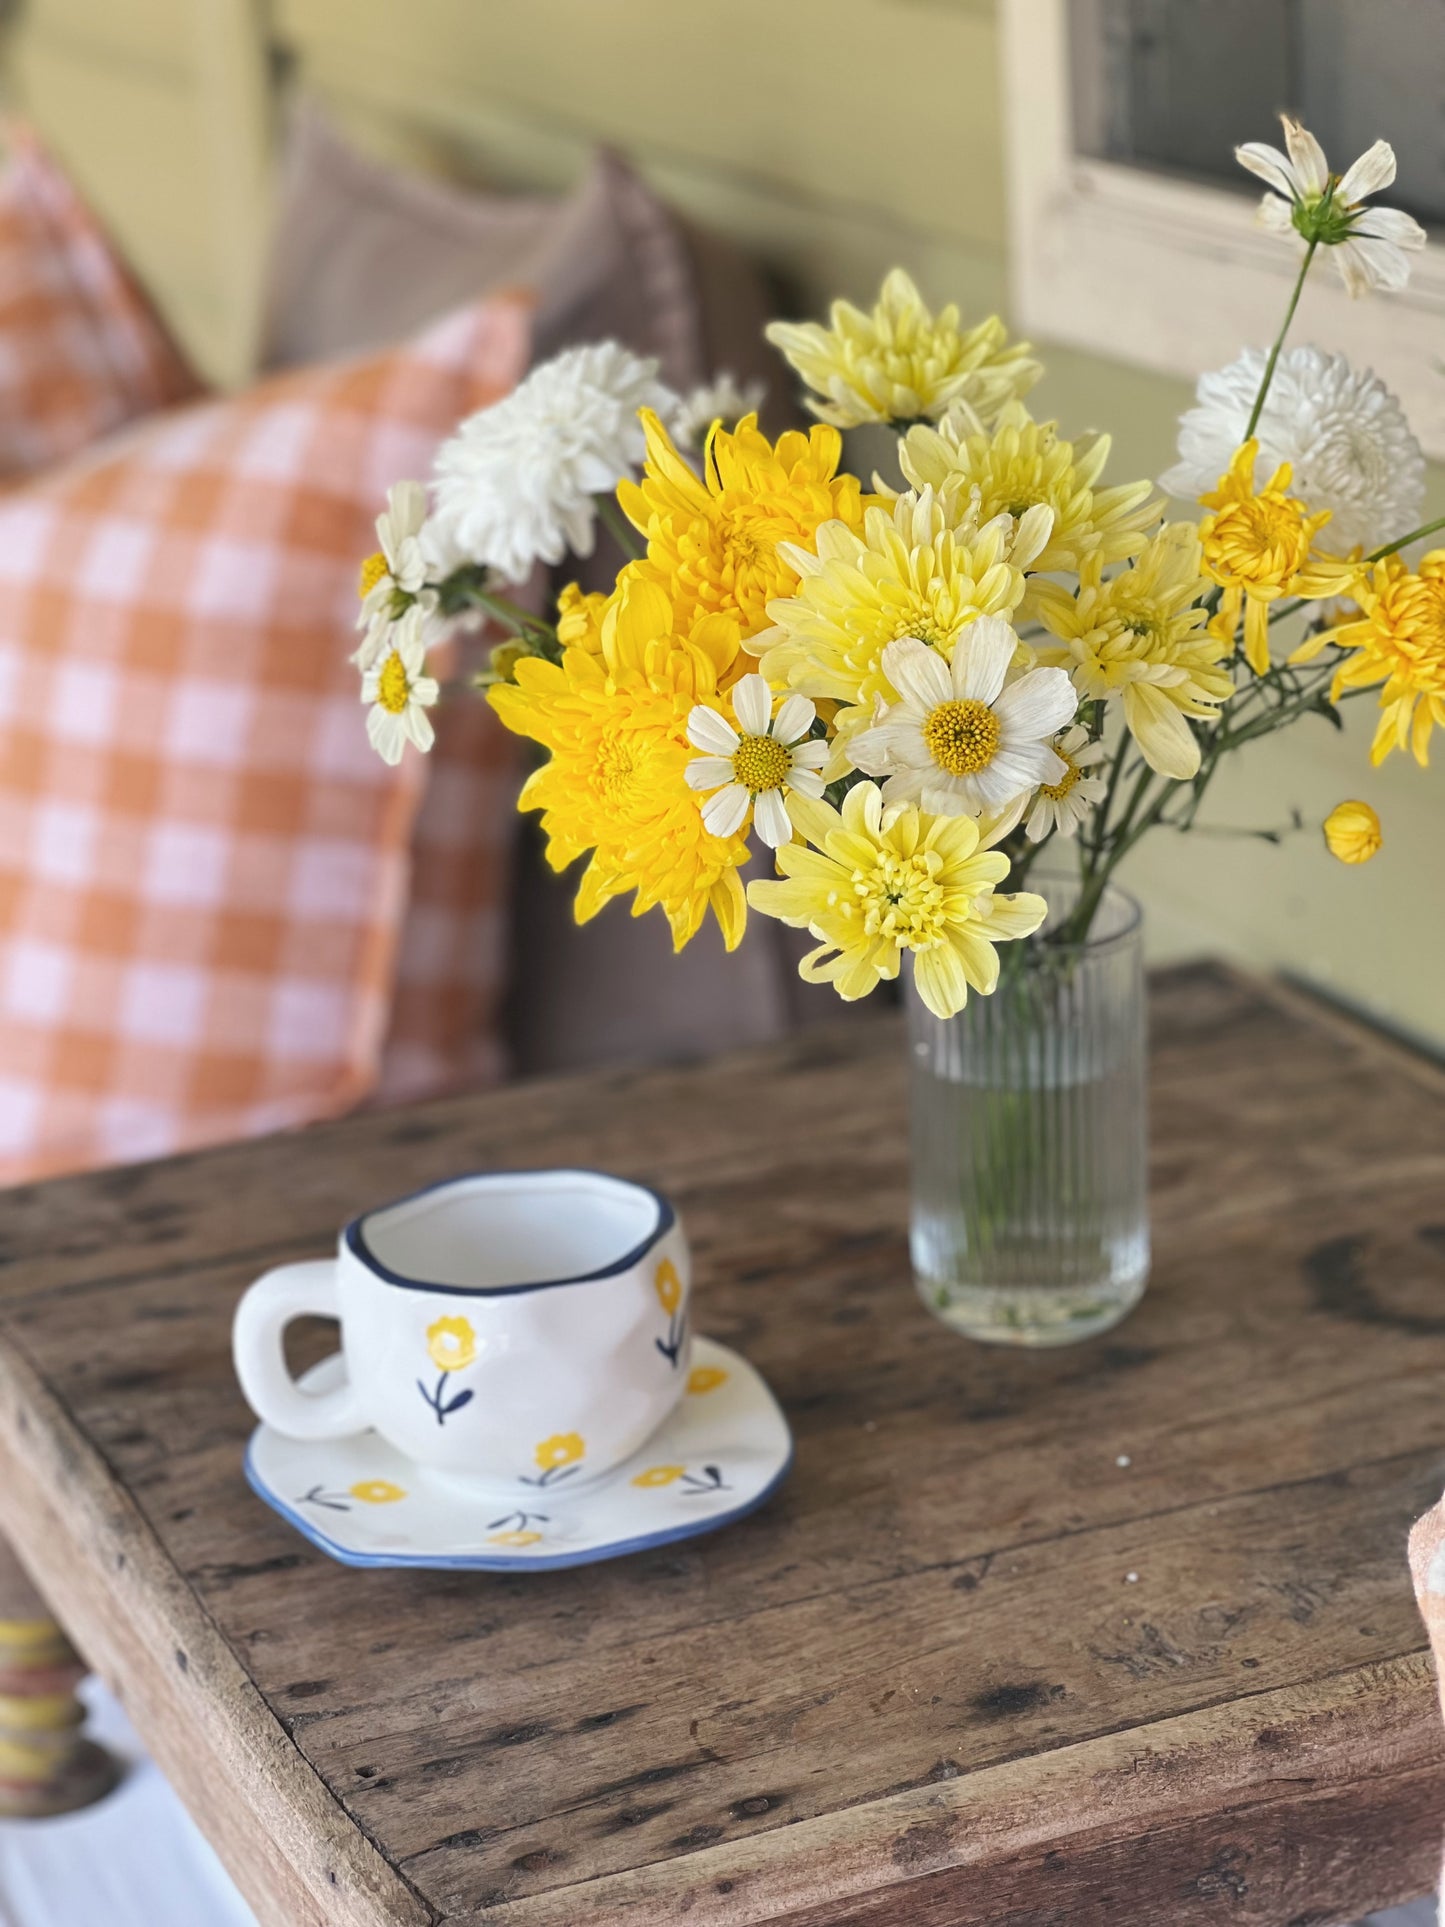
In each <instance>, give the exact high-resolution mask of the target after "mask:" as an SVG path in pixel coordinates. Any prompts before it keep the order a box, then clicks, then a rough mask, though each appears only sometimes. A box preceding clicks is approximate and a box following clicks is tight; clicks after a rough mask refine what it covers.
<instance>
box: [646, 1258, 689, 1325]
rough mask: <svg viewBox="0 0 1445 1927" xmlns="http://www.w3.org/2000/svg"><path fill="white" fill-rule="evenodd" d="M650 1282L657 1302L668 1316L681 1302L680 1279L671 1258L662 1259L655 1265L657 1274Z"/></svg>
mask: <svg viewBox="0 0 1445 1927" xmlns="http://www.w3.org/2000/svg"><path fill="white" fill-rule="evenodd" d="M652 1283H653V1289H654V1290H655V1291H656V1293H657V1302H658V1303H659V1304H660V1305H661V1306H662V1309H663V1310H664V1311H665V1312H666V1313H667V1315H668V1317H669V1318H670V1317H671V1316H672V1314H673V1313H674V1312H675V1311H676V1310H677V1308H678V1306H679V1305H680V1304H681V1303H682V1280H681V1279H680V1278H679V1277H678V1275H677V1266H676V1265H675V1264H674V1263H673V1262H672V1260H671V1258H664V1259H663V1261H662V1263H661V1264H660V1265H659V1266H658V1267H657V1276H656V1277H655V1278H654V1279H653V1281H652Z"/></svg>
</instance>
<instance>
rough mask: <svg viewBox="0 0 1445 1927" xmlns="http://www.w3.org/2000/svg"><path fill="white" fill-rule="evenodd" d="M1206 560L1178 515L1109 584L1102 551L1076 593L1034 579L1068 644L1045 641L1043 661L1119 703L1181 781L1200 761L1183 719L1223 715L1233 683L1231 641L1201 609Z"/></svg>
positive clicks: (1156, 763) (1039, 608)
mask: <svg viewBox="0 0 1445 1927" xmlns="http://www.w3.org/2000/svg"><path fill="white" fill-rule="evenodd" d="M1201 567H1202V563H1201V556H1200V548H1199V531H1198V530H1197V529H1196V528H1195V526H1194V524H1193V523H1192V522H1171V523H1166V525H1165V526H1164V527H1163V528H1162V529H1161V530H1160V531H1159V533H1158V535H1156V536H1155V537H1154V539H1153V540H1152V541H1151V542H1150V543H1149V544H1148V546H1147V547H1146V548H1145V549H1144V551H1143V553H1142V554H1141V555H1139V557H1138V558H1137V559H1136V560H1135V562H1134V564H1133V566H1132V567H1130V568H1127V569H1124V570H1121V571H1120V573H1119V574H1118V575H1116V576H1114V577H1113V578H1112V579H1111V580H1109V581H1105V580H1104V578H1103V574H1102V564H1101V563H1100V561H1099V559H1098V558H1097V557H1095V558H1094V559H1093V560H1092V561H1090V562H1088V563H1086V564H1085V566H1084V568H1083V570H1082V571H1081V574H1080V581H1079V592H1078V595H1077V596H1073V595H1070V593H1069V591H1068V590H1067V589H1065V588H1064V587H1063V586H1062V585H1061V584H1059V583H1055V582H1037V583H1035V584H1034V585H1033V586H1034V596H1035V602H1036V613H1037V615H1038V617H1039V620H1040V621H1041V622H1042V623H1043V625H1044V627H1045V628H1046V629H1047V630H1048V631H1049V633H1050V635H1053V636H1056V637H1057V638H1058V640H1059V642H1060V643H1062V644H1063V645H1064V647H1063V648H1062V649H1051V648H1049V647H1048V646H1047V645H1042V646H1040V647H1039V651H1038V654H1039V659H1040V661H1042V662H1057V663H1060V664H1062V666H1063V667H1065V668H1067V669H1068V670H1070V672H1071V673H1072V675H1073V678H1074V687H1075V688H1076V689H1077V690H1078V692H1079V694H1080V695H1081V696H1083V697H1084V698H1086V699H1094V700H1102V701H1105V702H1116V701H1117V702H1121V703H1122V704H1123V708H1124V721H1125V722H1126V723H1127V725H1128V727H1129V730H1130V732H1131V734H1132V735H1133V737H1134V739H1135V741H1136V742H1137V743H1138V745H1139V747H1140V749H1141V750H1142V751H1143V754H1144V759H1145V761H1146V762H1147V763H1148V764H1149V766H1150V768H1151V769H1156V770H1158V771H1159V773H1160V774H1161V775H1162V776H1172V777H1175V778H1176V779H1178V780H1181V781H1182V780H1184V779H1186V778H1188V777H1191V776H1193V775H1194V773H1195V771H1196V770H1197V769H1198V768H1199V745H1198V743H1197V742H1196V741H1195V739H1194V734H1193V732H1192V731H1191V730H1190V728H1189V726H1188V724H1187V723H1186V722H1185V720H1184V719H1185V717H1186V716H1193V717H1196V718H1197V719H1198V720H1199V721H1201V722H1216V721H1217V720H1218V717H1219V705H1220V704H1221V703H1222V702H1224V701H1226V700H1227V699H1228V697H1229V696H1230V695H1231V694H1232V693H1233V689H1234V681H1233V678H1232V677H1231V675H1230V672H1229V670H1228V669H1227V668H1225V667H1224V666H1223V665H1224V664H1225V663H1226V662H1227V661H1228V659H1229V657H1230V656H1232V655H1233V653H1234V643H1233V639H1232V638H1229V639H1226V638H1225V637H1223V636H1221V635H1220V634H1219V633H1218V631H1217V630H1215V629H1213V628H1212V627H1208V626H1206V625H1207V624H1208V622H1209V616H1208V612H1207V611H1206V610H1204V609H1201V608H1199V607H1198V606H1197V602H1198V598H1199V596H1200V595H1201V594H1202V593H1203V590H1204V588H1205V586H1206V585H1205V582H1204V581H1203V579H1202V578H1201Z"/></svg>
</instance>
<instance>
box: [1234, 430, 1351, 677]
mask: <svg viewBox="0 0 1445 1927" xmlns="http://www.w3.org/2000/svg"><path fill="white" fill-rule="evenodd" d="M1258 453H1259V443H1258V442H1257V441H1247V442H1244V443H1243V444H1242V445H1241V446H1240V447H1239V448H1238V449H1236V451H1235V455H1234V459H1233V461H1232V462H1231V463H1230V464H1229V469H1228V472H1227V473H1226V474H1224V475H1222V476H1221V477H1220V478H1219V487H1218V488H1217V489H1214V490H1213V491H1212V492H1211V493H1210V494H1208V495H1201V496H1200V498H1199V499H1200V501H1201V503H1202V504H1203V505H1204V507H1205V508H1207V509H1212V510H1213V511H1214V513H1213V514H1212V515H1207V516H1205V518H1204V520H1203V521H1202V522H1201V523H1200V525H1199V536H1200V542H1201V544H1202V548H1203V563H1204V573H1205V574H1206V575H1207V576H1208V577H1209V578H1210V580H1211V581H1212V582H1217V583H1218V584H1219V586H1220V587H1221V588H1222V589H1223V590H1224V595H1223V597H1222V598H1221V600H1220V604H1219V610H1218V613H1217V614H1216V615H1215V617H1214V620H1213V622H1212V623H1211V625H1210V626H1211V628H1213V629H1214V630H1215V632H1216V633H1217V634H1218V635H1219V636H1221V637H1222V638H1223V639H1224V640H1225V641H1227V642H1228V643H1229V644H1230V646H1231V648H1232V647H1233V645H1234V642H1235V638H1236V636H1237V634H1238V631H1239V617H1240V612H1241V610H1243V613H1244V654H1245V660H1246V661H1247V662H1248V664H1249V666H1250V668H1251V669H1252V670H1253V671H1254V673H1255V675H1256V676H1263V675H1265V674H1266V673H1267V672H1268V670H1269V610H1270V604H1271V603H1273V602H1278V601H1279V600H1280V598H1281V597H1282V596H1302V597H1304V598H1305V599H1306V600H1308V601H1319V600H1321V599H1323V598H1325V597H1328V596H1337V595H1349V594H1351V593H1352V590H1353V585H1354V582H1355V580H1356V577H1357V575H1358V573H1359V570H1358V566H1357V565H1356V564H1355V563H1353V562H1342V561H1340V560H1339V559H1338V557H1336V556H1332V555H1319V554H1316V553H1315V552H1314V539H1315V537H1316V536H1317V535H1318V534H1319V532H1320V530H1321V529H1322V528H1323V527H1324V525H1325V523H1326V522H1328V521H1329V519H1330V512H1329V510H1328V509H1321V510H1320V512H1319V513H1318V514H1317V515H1311V514H1310V512H1309V508H1308V505H1307V504H1306V503H1304V502H1301V501H1300V500H1299V499H1298V497H1297V496H1293V495H1291V494H1290V492H1289V485H1290V479H1291V476H1292V475H1293V473H1294V471H1293V470H1292V468H1291V467H1290V465H1289V463H1288V462H1281V464H1280V466H1279V467H1278V468H1277V469H1276V470H1275V472H1274V474H1273V475H1271V476H1270V478H1269V480H1268V481H1267V482H1266V483H1265V485H1264V487H1263V488H1262V489H1257V488H1256V487H1255V485H1254V463H1255V457H1256V455H1257V454H1258Z"/></svg>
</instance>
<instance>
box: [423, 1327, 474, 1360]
mask: <svg viewBox="0 0 1445 1927" xmlns="http://www.w3.org/2000/svg"><path fill="white" fill-rule="evenodd" d="M426 1348H427V1351H428V1352H429V1353H430V1354H431V1362H432V1364H433V1365H435V1366H436V1368H437V1370H438V1371H439V1372H460V1371H462V1370H464V1369H465V1368H466V1367H467V1366H468V1365H470V1364H471V1363H472V1361H473V1360H474V1359H475V1358H476V1355H477V1335H476V1333H475V1332H474V1331H473V1330H472V1328H471V1325H470V1323H469V1322H468V1320H467V1319H465V1318H438V1319H437V1320H436V1321H435V1323H433V1324H430V1325H428V1326H427V1328H426Z"/></svg>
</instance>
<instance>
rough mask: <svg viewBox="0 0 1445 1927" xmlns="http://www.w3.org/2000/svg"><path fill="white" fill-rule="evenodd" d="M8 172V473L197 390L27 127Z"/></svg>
mask: <svg viewBox="0 0 1445 1927" xmlns="http://www.w3.org/2000/svg"><path fill="white" fill-rule="evenodd" d="M5 144H6V146H7V148H8V149H9V160H8V162H7V163H6V165H5V167H4V170H3V172H0V480H10V479H12V478H15V477H18V476H22V475H29V474H33V473H34V472H35V471H37V470H39V469H43V468H48V467H50V466H51V465H52V464H53V463H55V462H59V461H63V460H64V459H65V458H66V457H67V456H69V455H72V454H74V453H76V452H77V451H78V450H80V449H82V448H85V447H87V446H88V445H89V444H90V443H91V442H93V441H95V440H96V439H97V438H98V437H99V436H102V435H105V434H108V433H109V432H110V431H111V430H112V429H115V428H119V427H120V426H121V425H122V424H123V423H125V422H128V421H131V420H133V419H135V418H136V417H137V416H140V415H148V414H150V413H151V412H152V411H153V410H155V409H157V408H164V407H167V406H169V405H170V404H171V403H173V402H179V401H185V400H189V399H190V398H191V397H193V396H194V395H196V394H197V393H199V388H198V385H197V382H196V379H195V377H194V376H193V375H192V374H191V372H190V370H189V369H188V368H187V366H186V364H185V362H184V360H183V359H182V357H181V355H180V353H179V351H178V350H177V349H176V347H175V346H174V344H173V343H172V342H171V340H170V337H169V336H168V335H167V333H166V331H165V329H164V328H163V327H162V325H161V323H160V321H159V320H158V319H157V317H156V315H155V314H154V313H153V311H152V309H151V307H150V304H149V303H148V302H147V300H146V298H145V296H144V295H143V294H142V293H141V291H140V289H139V288H138V287H136V285H135V283H134V282H133V281H132V280H131V278H130V276H129V275H128V274H127V273H126V271H125V268H124V267H123V266H122V265H121V262H120V261H119V259H118V258H117V256H116V255H115V253H114V252H113V251H112V249H111V247H110V244H109V242H108V241H107V240H106V238H105V235H104V234H103V233H102V231H101V229H100V227H99V226H98V225H97V223H96V221H95V220H94V218H93V217H92V215H91V214H90V212H89V210H88V209H87V208H86V206H85V205H84V203H83V202H82V201H81V200H80V199H79V197H78V196H77V195H76V193H75V191H74V189H73V188H72V187H71V185H70V183H69V181H68V180H67V178H66V176H65V174H64V173H63V172H62V171H61V169H60V168H59V167H57V166H56V164H55V163H54V162H53V161H52V160H51V159H50V158H49V156H48V155H47V154H46V153H45V152H44V150H43V149H42V148H41V147H40V146H39V144H38V143H37V142H36V141H35V139H34V138H33V137H32V136H31V135H30V134H29V133H28V132H27V131H26V130H25V129H23V128H15V127H9V128H7V129H6V130H5Z"/></svg>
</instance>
